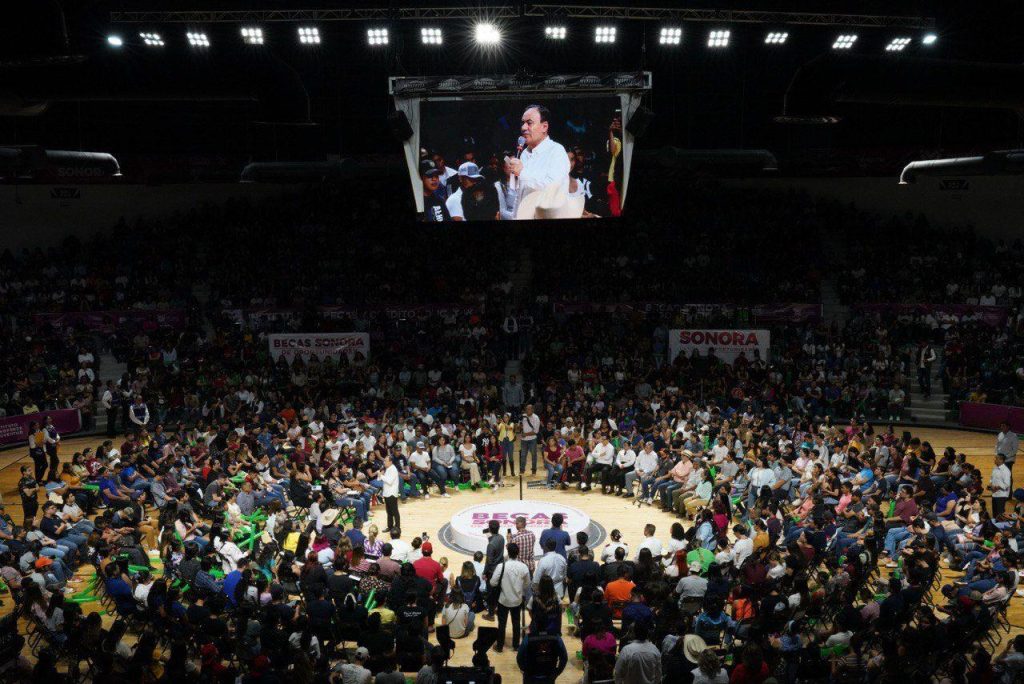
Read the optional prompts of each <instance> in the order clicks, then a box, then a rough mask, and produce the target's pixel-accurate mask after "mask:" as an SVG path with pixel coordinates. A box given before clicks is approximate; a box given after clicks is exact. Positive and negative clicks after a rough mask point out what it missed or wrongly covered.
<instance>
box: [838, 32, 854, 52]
mask: <svg viewBox="0 0 1024 684" xmlns="http://www.w3.org/2000/svg"><path fill="white" fill-rule="evenodd" d="M856 42H857V34H856V33H841V34H839V35H838V36H836V42H834V43H832V49H833V50H849V49H850V48H852V47H853V44H854V43H856Z"/></svg>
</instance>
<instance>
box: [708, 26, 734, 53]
mask: <svg viewBox="0 0 1024 684" xmlns="http://www.w3.org/2000/svg"><path fill="white" fill-rule="evenodd" d="M731 35H732V32H731V31H730V30H729V29H717V30H715V31H711V32H709V33H708V47H709V48H724V47H729V36H731Z"/></svg>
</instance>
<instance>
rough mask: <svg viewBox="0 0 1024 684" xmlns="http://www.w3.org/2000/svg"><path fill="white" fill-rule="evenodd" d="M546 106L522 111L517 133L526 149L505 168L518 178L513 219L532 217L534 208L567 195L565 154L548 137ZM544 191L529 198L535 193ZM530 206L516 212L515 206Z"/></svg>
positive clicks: (556, 203)
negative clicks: (523, 210) (514, 217)
mask: <svg viewBox="0 0 1024 684" xmlns="http://www.w3.org/2000/svg"><path fill="white" fill-rule="evenodd" d="M550 114H551V113H550V112H549V111H548V108H547V107H545V106H543V105H530V106H529V107H527V108H526V111H524V112H523V118H522V125H521V126H520V129H519V130H520V132H521V133H522V136H523V138H524V139H525V144H526V149H525V150H523V153H522V155H521V156H520V157H519V159H515V158H509V161H508V163H509V167H510V168H511V169H512V173H513V174H514V175H515V176H516V178H517V179H518V181H517V183H518V186H517V190H518V197H517V212H516V218H533V217H534V213H535V210H536V209H542V210H546V209H554V208H556V207H559V206H561V205H562V204H565V202H566V200H567V199H568V195H569V154H568V153H567V152H566V151H565V148H564V147H562V146H561V145H559V144H558V143H556V142H555V141H554V140H552V139H551V138H550V137H549V136H548V118H549V116H550ZM541 192H543V193H545V195H543V196H540V197H534V198H533V199H532V200H531V199H530V195H533V194H535V193H541ZM524 203H526V204H527V205H528V206H529V207H534V205H536V206H535V208H534V211H528V212H527V215H520V214H519V212H518V207H522V206H523V204H524Z"/></svg>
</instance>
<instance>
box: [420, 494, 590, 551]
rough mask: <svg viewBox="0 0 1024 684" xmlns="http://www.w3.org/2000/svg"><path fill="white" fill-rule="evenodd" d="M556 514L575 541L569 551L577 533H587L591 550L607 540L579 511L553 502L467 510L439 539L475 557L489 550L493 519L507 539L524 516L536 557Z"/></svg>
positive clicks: (496, 503)
mask: <svg viewBox="0 0 1024 684" xmlns="http://www.w3.org/2000/svg"><path fill="white" fill-rule="evenodd" d="M556 513H561V514H562V518H563V521H564V522H563V524H562V529H563V530H565V531H566V532H568V533H569V538H570V539H571V540H572V541H571V545H570V546H569V548H573V547H575V546H576V533H577V532H586V533H587V536H588V541H587V545H588V546H590V547H591V548H594V547H596V546H597V545H599V544H600V543H602V542H603V541H604V538H605V530H604V528H603V527H602V526H601V525H600V524H598V523H596V522H594V521H593V520H591V518H590V516H589V515H587V514H586V513H584V512H583V511H581V510H580V509H578V508H575V507H573V506H567V505H565V504H562V503H557V502H552V501H531V500H526V501H519V500H511V501H491V502H488V503H483V504H478V505H476V506H470V507H469V508H464V509H462V510H461V511H459V512H457V513H456V514H455V515H453V516H452V519H451V522H449V523H448V524H447V525H445V526H444V527H442V528H441V529H440V530H439V532H438V540H439V541H440V542H441V543H442V544H444V545H445V546H447V547H448V548H450V549H452V550H453V551H458V552H459V553H464V554H466V555H468V556H472V555H473V554H474V553H475V552H477V551H481V552H485V551H486V550H487V539H488V537H487V534H486V531H487V528H488V526H489V525H490V522H491V521H492V520H496V521H497V522H498V527H499V529H500V530H501V534H502V535H505V537H506V539H507V538H508V534H509V531H510V530H513V531H514V530H515V523H516V518H518V517H523V518H526V529H528V530H530V531H531V532H533V533H534V535H535V536H536V537H537V546H536V547H535V548H534V554H535V555H537V556H540V555H541V554H542V551H541V548H540V535H541V533H542V532H543V531H544V530H546V529H548V528H549V527H551V519H552V518H553V517H554V515H555V514H556Z"/></svg>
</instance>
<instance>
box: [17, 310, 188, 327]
mask: <svg viewBox="0 0 1024 684" xmlns="http://www.w3.org/2000/svg"><path fill="white" fill-rule="evenodd" d="M33 319H34V320H35V322H36V324H37V325H44V324H49V325H50V326H52V327H53V328H56V329H58V330H60V329H63V328H78V327H85V328H87V329H89V330H97V331H100V332H112V331H114V330H116V329H117V328H119V327H121V326H123V325H124V324H126V323H135V324H138V325H141V326H142V328H143V329H146V330H156V329H158V328H174V329H175V330H181V329H183V328H184V327H185V326H186V325H188V316H187V315H186V313H185V311H184V310H183V309H127V310H125V311H72V312H68V313H41V314H35V315H34V316H33Z"/></svg>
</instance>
